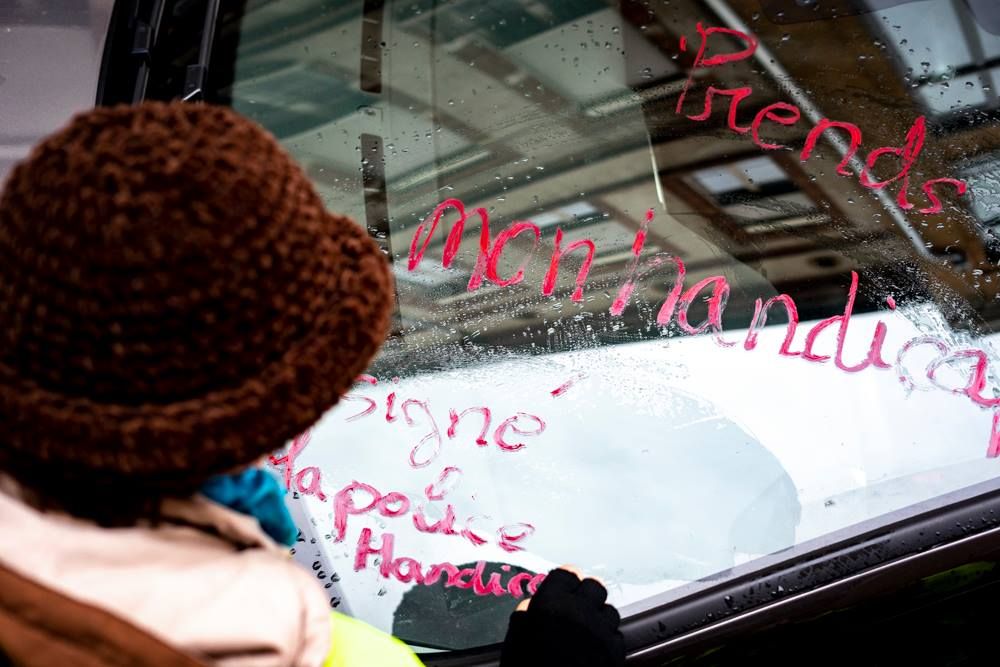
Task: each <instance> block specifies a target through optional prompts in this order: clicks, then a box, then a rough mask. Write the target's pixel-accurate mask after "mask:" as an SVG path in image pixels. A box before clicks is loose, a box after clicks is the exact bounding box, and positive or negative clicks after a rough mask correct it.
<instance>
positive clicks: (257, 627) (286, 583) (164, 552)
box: [0, 480, 330, 667]
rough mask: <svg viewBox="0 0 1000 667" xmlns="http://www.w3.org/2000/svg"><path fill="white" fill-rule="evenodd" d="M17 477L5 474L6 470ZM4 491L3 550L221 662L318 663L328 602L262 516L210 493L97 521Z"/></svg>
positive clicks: (56, 585) (58, 583)
mask: <svg viewBox="0 0 1000 667" xmlns="http://www.w3.org/2000/svg"><path fill="white" fill-rule="evenodd" d="M8 482H9V480H8ZM3 488H6V489H7V491H8V492H0V561H3V563H4V564H6V565H7V566H8V567H10V568H12V569H14V570H16V571H18V572H19V573H20V574H22V575H23V576H26V577H28V578H31V579H33V580H35V581H37V582H38V583H41V584H43V585H46V586H48V587H50V588H52V589H55V590H57V591H59V592H61V593H63V594H65V595H68V596H70V597H73V598H76V599H78V600H80V601H83V602H87V603H89V604H92V605H95V606H98V607H101V608H104V609H107V610H108V611H110V612H112V613H115V614H117V615H118V616H120V617H122V618H124V619H127V620H129V621H131V622H132V623H134V624H136V625H138V626H140V627H142V628H144V629H146V630H148V631H149V632H151V633H153V634H154V635H157V636H159V637H161V638H163V639H164V640H165V641H167V642H169V643H171V644H174V645H175V646H178V647H179V648H181V649H183V650H185V651H187V652H189V653H191V654H192V655H195V656H198V657H200V658H201V659H202V660H205V661H206V662H209V663H210V664H216V665H221V666H225V667H271V666H274V667H277V666H279V665H280V666H288V667H298V666H300V665H302V666H306V665H308V666H309V667H317V666H318V665H320V664H322V662H323V660H324V658H325V657H326V655H327V653H328V651H329V642H330V639H329V636H330V621H329V609H328V607H327V604H326V598H325V596H324V595H323V593H322V590H321V589H320V588H319V586H317V584H316V582H315V580H314V578H313V577H312V576H311V574H310V573H308V572H306V571H305V570H303V569H302V568H301V567H299V566H298V565H296V564H295V563H294V562H293V561H292V560H291V558H290V557H289V556H288V555H287V552H285V551H284V550H283V549H281V548H279V547H278V546H276V545H275V544H274V543H273V542H272V541H271V540H270V539H269V538H268V537H267V536H266V535H264V534H263V532H262V531H261V530H260V528H259V526H258V525H257V522H256V521H255V520H254V519H253V518H251V517H246V516H242V515H240V514H237V513H236V512H233V511H231V510H229V509H227V508H225V507H222V506H221V505H217V504H215V503H213V502H211V501H209V500H207V499H205V498H200V497H196V498H192V499H190V500H187V501H171V502H169V503H168V504H166V505H165V506H164V514H165V516H166V520H165V522H164V523H162V524H161V525H159V526H156V527H152V526H137V527H129V528H101V527H99V526H96V525H95V524H93V523H90V522H87V521H82V520H79V519H75V518H72V517H68V516H65V515H61V514H54V513H42V512H39V511H37V510H35V509H34V508H32V507H29V506H28V505H26V504H24V503H23V502H21V501H20V500H19V499H18V498H17V497H16V494H12V493H10V492H9V491H10V490H11V486H10V485H9V483H8V484H7V485H5V486H4V487H3Z"/></svg>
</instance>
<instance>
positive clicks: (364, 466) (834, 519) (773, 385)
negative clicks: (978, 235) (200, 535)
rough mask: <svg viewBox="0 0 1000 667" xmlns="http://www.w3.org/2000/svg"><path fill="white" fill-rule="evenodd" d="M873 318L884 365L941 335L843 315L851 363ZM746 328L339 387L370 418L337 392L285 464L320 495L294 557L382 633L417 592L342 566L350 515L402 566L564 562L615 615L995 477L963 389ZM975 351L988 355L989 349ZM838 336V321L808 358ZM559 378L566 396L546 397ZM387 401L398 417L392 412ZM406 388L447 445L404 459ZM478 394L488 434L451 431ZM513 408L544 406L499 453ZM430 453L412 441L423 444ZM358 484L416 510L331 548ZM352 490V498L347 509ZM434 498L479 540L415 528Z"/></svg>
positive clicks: (997, 466)
mask: <svg viewBox="0 0 1000 667" xmlns="http://www.w3.org/2000/svg"><path fill="white" fill-rule="evenodd" d="M878 319H882V320H883V321H885V322H886V323H887V324H888V325H889V334H888V337H887V340H886V344H885V348H884V349H885V351H886V352H885V357H886V360H887V361H890V362H893V361H894V360H895V356H896V352H897V351H898V350H899V348H900V347H901V346H902V344H903V343H904V342H905V341H907V340H909V339H911V338H913V337H915V336H919V335H925V334H928V333H934V334H936V335H939V336H942V337H943V338H946V339H948V338H951V334H949V333H948V332H947V329H946V327H944V326H943V325H941V324H940V319H939V317H938V316H937V315H936V314H935V312H934V311H932V310H929V309H927V308H921V309H911V310H907V311H904V310H900V311H896V312H888V311H887V312H883V313H874V314H867V315H860V316H855V317H854V318H853V319H852V320H851V328H850V331H849V333H848V335H847V346H846V353H845V357H846V358H847V360H848V361H849V362H851V363H855V362H857V361H860V360H861V359H862V358H863V357H864V354H865V353H866V352H867V349H868V345H869V342H870V340H871V335H872V331H873V330H874V327H875V323H876V321H877V320H878ZM812 324H813V323H808V322H804V323H802V324H800V326H799V332H798V335H797V336H796V342H795V344H794V345H793V349H795V350H801V347H802V340H803V338H804V337H805V333H806V330H807V329H808V327H810V326H811V325H812ZM744 334H745V332H740V331H727V332H725V334H724V335H725V337H726V338H727V339H729V340H733V341H737V342H738V344H737V345H736V346H734V347H731V348H723V347H720V346H719V345H718V344H717V343H715V342H714V341H713V340H712V338H711V337H710V336H694V337H671V338H663V339H660V340H655V341H646V342H640V343H634V344H627V345H617V346H610V347H604V348H598V349H589V350H582V351H575V352H565V353H558V354H551V355H545V356H533V357H522V358H516V359H509V358H508V359H504V360H502V361H498V362H497V363H494V364H488V365H482V366H477V367H473V368H463V369H461V370H455V371H446V372H436V373H430V374H425V375H420V376H416V377H410V378H404V379H400V380H398V381H397V382H393V381H392V379H391V378H381V377H380V378H378V384H377V385H375V386H370V385H367V384H359V385H358V386H357V387H356V389H355V391H354V392H352V394H351V396H364V397H370V398H371V399H373V400H374V401H376V404H377V407H376V410H375V411H374V413H373V414H370V415H368V416H366V417H363V418H360V419H356V420H353V421H348V417H350V416H351V415H354V414H356V413H358V412H360V411H362V410H363V409H364V408H365V407H366V403H365V402H363V401H356V400H355V401H344V402H342V403H341V404H340V405H338V406H337V407H336V408H335V409H333V410H331V411H330V412H329V413H328V414H327V415H326V416H325V417H324V418H323V419H322V420H321V422H320V423H319V424H317V426H316V427H315V428H314V429H313V430H312V432H311V441H310V442H309V444H308V446H307V447H306V449H305V450H304V451H303V452H302V453H301V454H300V456H299V457H298V459H297V461H296V463H295V470H296V471H301V470H302V469H304V468H305V467H307V466H317V467H318V468H319V470H320V471H321V475H322V490H323V492H324V494H325V496H326V500H320V499H319V498H318V497H316V496H306V497H304V499H303V501H302V504H300V505H299V506H298V507H297V508H296V511H297V512H299V513H300V516H301V517H302V519H301V523H302V525H303V528H304V532H305V534H306V537H307V538H310V539H315V541H316V542H315V545H309V543H308V542H307V544H305V545H300V549H305V550H307V551H308V550H309V549H312V550H313V551H318V553H319V554H320V558H319V560H320V561H321V563H322V567H323V568H325V569H332V570H335V571H336V572H338V574H339V575H340V577H341V581H340V582H339V584H338V585H337V587H339V590H340V592H341V593H342V595H343V597H344V600H345V603H346V605H347V607H348V608H349V609H350V611H351V613H353V614H355V615H357V616H359V617H361V618H363V619H365V620H366V621H368V622H370V623H372V624H374V625H376V626H378V627H381V628H383V629H386V630H391V628H392V615H393V611H394V610H395V608H396V606H397V605H398V604H399V602H400V600H401V599H402V595H403V594H404V592H406V591H407V590H408V589H409V588H411V587H412V586H414V584H412V583H411V584H402V583H399V582H397V581H396V580H395V579H386V578H383V577H382V576H380V574H379V569H378V567H377V566H375V564H374V561H373V560H370V561H369V564H368V567H367V568H366V569H363V570H361V571H357V572H356V571H354V567H353V565H354V558H355V551H356V549H357V544H358V538H359V534H360V531H361V529H362V528H364V527H368V528H371V529H372V531H373V539H374V542H375V544H376V546H377V545H378V544H379V543H380V542H381V539H382V536H383V535H384V534H386V533H391V534H393V535H394V536H395V548H394V552H395V553H394V555H395V557H397V558H398V557H400V556H407V557H410V558H414V559H416V560H418V561H419V562H420V563H421V564H422V565H423V566H424V568H425V569H426V568H427V566H429V565H432V564H435V563H439V562H443V561H447V562H451V563H455V564H460V563H468V562H474V561H478V560H486V561H502V562H506V563H511V564H514V565H519V566H522V567H526V568H529V569H532V570H536V571H544V570H546V569H548V568H550V567H552V566H554V565H558V564H561V563H573V564H575V565H577V566H579V567H580V568H582V569H583V570H585V571H586V572H588V573H590V574H593V575H597V576H600V577H601V578H602V579H603V580H604V581H605V582H606V583H607V584H608V587H609V589H610V596H611V602H613V603H615V604H616V605H620V606H624V605H629V604H633V603H638V602H641V601H642V600H643V599H646V598H648V597H650V596H651V595H655V594H657V593H661V592H664V591H666V590H668V589H670V588H673V587H676V586H678V585H680V584H683V583H685V582H688V581H692V580H695V579H699V578H703V577H707V576H710V575H712V574H714V573H717V572H719V571H721V570H724V569H727V568H729V567H732V566H734V565H737V564H740V563H743V562H746V561H748V560H752V559H753V558H754V557H755V556H759V555H763V554H768V553H773V552H775V551H778V550H780V549H783V548H787V547H789V546H792V545H794V544H799V543H801V542H803V541H806V540H809V539H812V538H815V537H818V536H822V535H825V534H828V533H830V532H832V531H834V530H838V529H842V528H846V527H849V526H851V525H853V524H856V523H859V522H861V521H865V520H868V519H872V518H874V517H878V516H881V515H883V514H885V513H887V512H891V511H894V510H898V509H902V508H905V507H907V506H909V505H912V504H914V503H918V502H922V501H926V500H928V499H931V498H934V497H936V496H939V495H941V494H944V493H948V492H952V491H955V490H958V489H961V488H963V487H966V486H969V485H972V484H974V483H977V482H981V481H984V480H988V479H991V478H994V477H996V476H998V474H1000V460H998V459H989V458H987V457H986V449H987V446H988V442H989V438H990V433H991V420H992V412H990V411H988V410H984V409H982V408H980V407H977V406H976V405H974V404H973V403H972V401H970V400H969V398H968V397H966V396H962V395H955V394H951V393H948V392H946V391H942V390H939V389H934V390H930V391H923V390H915V391H910V392H907V391H906V389H905V387H904V386H903V384H901V383H900V381H899V379H898V377H897V371H896V370H895V369H887V370H882V369H876V368H868V369H866V370H863V371H861V372H857V373H845V372H843V371H841V370H838V369H837V368H835V367H834V365H833V363H832V361H831V362H826V363H810V362H807V361H804V360H803V359H801V358H789V357H782V356H779V355H778V354H777V350H778V347H779V345H780V343H781V340H782V339H783V337H784V334H785V327H784V326H783V325H776V326H772V327H768V328H766V329H765V330H763V331H762V332H761V333H760V337H759V343H758V346H757V348H756V349H755V350H752V351H747V350H744V349H743V347H742V340H743V335H744ZM962 342H963V341H955V344H958V343H962ZM969 343H970V341H964V344H966V345H967V344H969ZM974 343H975V345H977V346H978V347H980V348H982V349H985V350H986V351H987V352H988V354H989V356H990V358H991V360H992V359H996V358H997V357H996V355H995V354H994V352H993V350H992V347H991V345H992V340H990V339H981V340H977V341H974ZM834 348H835V332H834V331H833V330H832V329H831V330H830V331H827V332H826V333H824V334H823V335H822V336H821V337H820V338H819V342H818V344H817V346H816V351H817V352H820V353H824V354H832V353H833V351H834ZM931 358H932V356H931V354H930V350H929V349H927V350H923V351H915V352H914V353H913V355H912V361H911V362H910V363H908V364H907V366H908V367H909V368H910V370H911V371H912V372H913V374H914V377H915V378H916V379H917V380H918V384H921V383H920V382H919V380H921V376H920V373H919V370H920V369H921V368H923V367H924V366H926V363H927V362H928V361H929V360H930V359H931ZM945 375H946V374H945V373H944V372H942V380H943V381H946V380H948V379H949V378H947V377H945ZM957 377H958V376H957V375H956V376H955V378H957ZM955 378H951V379H955ZM570 380H574V382H573V384H571V385H570V386H569V387H568V388H567V389H566V390H565V392H564V393H562V394H561V395H559V396H553V395H552V393H551V392H552V390H554V389H556V388H557V387H560V386H561V385H563V384H564V383H566V382H567V381H570ZM955 383H956V384H961V382H960V381H959V380H958V379H955ZM923 384H926V382H923ZM390 392H395V394H396V399H395V407H394V410H393V413H394V414H395V415H396V419H395V420H394V421H392V422H389V421H387V420H386V418H385V414H386V399H387V395H388V394H389V393H390ZM406 399H417V400H420V401H425V402H426V403H427V405H428V407H429V411H430V413H431V414H432V415H433V417H434V420H435V422H436V425H437V428H438V430H439V432H440V435H441V443H442V444H441V448H440V452H439V453H438V455H437V456H436V457H435V458H434V459H433V461H431V463H429V464H428V465H427V466H425V467H420V468H414V467H412V466H411V465H410V462H409V455H410V452H411V450H412V449H413V447H414V446H415V445H416V444H417V443H418V442H419V441H420V440H421V438H423V437H424V436H425V435H426V434H427V433H428V432H429V431H430V422H429V420H428V419H427V417H426V416H425V414H424V413H423V411H422V410H420V409H419V408H418V407H417V406H415V404H410V410H409V414H410V417H411V419H412V422H413V423H412V424H411V425H408V424H407V423H406V420H405V418H404V415H403V414H402V412H401V409H400V407H401V405H402V403H403V402H404V401H405V400H406ZM478 406H486V407H488V408H489V409H490V411H491V413H492V425H491V428H490V430H489V432H488V433H487V436H486V439H487V440H488V444H487V445H486V446H479V445H477V444H476V443H475V439H476V436H477V435H478V432H479V423H480V421H481V419H482V418H481V417H480V416H479V415H478V414H469V415H468V416H467V417H466V418H465V419H463V421H462V422H461V423H460V425H459V427H458V429H457V433H456V437H455V438H453V439H450V438H449V437H448V436H447V430H448V426H449V417H448V415H449V410H451V409H454V410H456V411H458V412H461V411H462V410H464V409H465V408H468V407H478ZM519 412H523V413H529V414H532V415H536V416H538V417H540V418H541V419H542V420H543V421H544V422H545V429H544V432H542V433H540V434H538V435H534V436H531V435H529V436H518V435H517V434H516V433H514V432H513V431H510V430H508V432H507V435H506V439H507V441H508V442H523V443H524V447H523V448H522V449H520V450H518V451H504V450H502V449H501V448H500V447H498V446H497V445H496V444H495V442H494V434H493V432H494V430H495V429H496V427H497V426H498V425H499V424H500V423H501V422H502V421H503V420H504V419H506V418H508V417H510V416H512V415H515V414H517V413H519ZM517 425H518V426H519V427H521V428H522V429H528V428H530V427H532V426H533V423H532V422H531V421H530V420H525V421H521V422H518V424H517ZM428 451H430V449H428V445H425V447H424V448H422V449H421V450H420V451H419V452H418V454H420V455H425V454H427V452H428ZM448 466H454V467H457V468H459V469H461V471H462V472H461V474H460V475H458V476H456V475H452V476H451V477H450V478H449V480H448V481H449V483H450V484H451V485H452V488H451V489H450V490H449V491H448V493H447V494H446V495H445V496H444V498H443V499H442V500H437V501H429V500H428V499H427V498H426V496H425V491H424V489H425V487H427V486H428V485H429V484H431V483H433V482H435V480H437V479H438V476H439V475H440V474H441V472H442V470H443V469H444V468H446V467H448ZM355 480H357V481H360V482H364V483H366V484H370V485H372V486H374V487H376V488H377V489H378V490H379V491H380V492H381V493H383V494H385V493H388V492H390V491H395V492H399V493H403V494H405V495H406V496H407V497H408V498H409V499H410V500H411V503H412V509H411V510H410V512H408V513H407V514H405V515H402V516H398V517H392V518H388V517H383V516H380V515H378V514H377V512H374V511H372V512H370V513H367V514H365V515H362V516H350V517H349V518H348V523H347V532H346V536H345V539H343V540H342V541H336V540H335V531H334V525H333V515H334V502H333V501H334V497H335V494H336V493H337V491H338V490H340V489H342V488H343V487H345V486H346V485H348V484H350V483H351V482H352V481H355ZM456 480H457V484H454V482H455V481H456ZM366 498H367V496H366V495H365V494H363V493H360V494H359V495H358V496H357V502H358V503H359V504H364V503H366V502H367V500H366ZM448 503H451V504H452V505H453V506H454V507H455V510H456V512H455V513H456V516H457V521H456V528H461V527H462V526H463V525H464V523H465V521H466V519H467V518H468V517H472V516H475V517H476V518H475V519H474V521H473V526H474V529H475V532H476V533H477V534H480V535H482V536H483V537H484V538H486V539H487V541H488V542H487V544H484V545H481V546H476V545H474V544H473V543H472V542H470V541H469V540H467V539H466V538H464V537H462V536H460V535H439V534H426V533H422V532H419V531H417V530H416V529H415V527H414V523H413V520H412V514H413V510H414V509H416V507H417V506H419V505H423V506H424V507H425V508H426V511H427V514H428V516H429V518H430V520H431V521H433V520H434V518H435V517H440V516H441V513H442V512H443V508H444V507H445V505H446V504H448ZM522 522H523V523H530V524H531V525H532V526H533V527H534V533H533V534H531V535H530V536H529V537H527V538H525V539H524V540H522V541H521V542H520V543H519V544H521V545H522V546H523V547H524V550H523V551H517V552H513V553H508V552H506V551H504V550H502V549H501V548H499V547H498V546H497V533H496V531H497V530H498V529H499V528H500V527H501V526H504V525H510V524H518V523H522ZM310 557H311V556H308V555H307V556H305V558H303V559H304V560H306V561H308V560H309V558H310ZM325 569H324V571H326V570H325ZM337 587H334V590H337Z"/></svg>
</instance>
